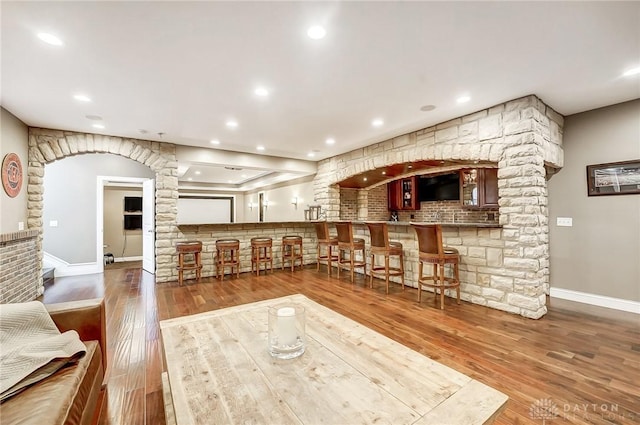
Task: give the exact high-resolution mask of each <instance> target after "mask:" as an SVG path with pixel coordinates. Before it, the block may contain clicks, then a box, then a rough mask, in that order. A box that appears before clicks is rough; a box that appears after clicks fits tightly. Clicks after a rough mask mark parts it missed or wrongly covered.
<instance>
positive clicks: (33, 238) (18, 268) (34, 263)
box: [0, 230, 44, 304]
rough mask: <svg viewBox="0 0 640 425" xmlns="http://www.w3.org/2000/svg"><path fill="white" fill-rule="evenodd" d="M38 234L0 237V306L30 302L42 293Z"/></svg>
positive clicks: (34, 232) (17, 233) (30, 233)
mask: <svg viewBox="0 0 640 425" xmlns="http://www.w3.org/2000/svg"><path fill="white" fill-rule="evenodd" d="M38 236H39V232H38V231H37V230H27V231H20V232H15V233H7V234H3V235H0V304H4V303H19V302H26V301H33V300H35V299H36V298H37V297H38V296H39V295H42V293H43V292H44V286H43V284H42V262H41V261H40V259H39V257H38V252H37V249H36V246H37V244H38Z"/></svg>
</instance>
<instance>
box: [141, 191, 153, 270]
mask: <svg viewBox="0 0 640 425" xmlns="http://www.w3.org/2000/svg"><path fill="white" fill-rule="evenodd" d="M155 212H156V182H155V180H154V179H147V180H145V181H144V182H142V269H143V270H144V271H146V272H147V273H151V274H156V215H155Z"/></svg>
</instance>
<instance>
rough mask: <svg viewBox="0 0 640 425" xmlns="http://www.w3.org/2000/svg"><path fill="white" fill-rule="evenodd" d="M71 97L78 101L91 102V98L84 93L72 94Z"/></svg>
mask: <svg viewBox="0 0 640 425" xmlns="http://www.w3.org/2000/svg"><path fill="white" fill-rule="evenodd" d="M73 98H74V99H75V100H77V101H78V102H91V98H90V97H89V96H87V95H86V94H74V95H73Z"/></svg>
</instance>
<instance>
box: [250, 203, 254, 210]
mask: <svg viewBox="0 0 640 425" xmlns="http://www.w3.org/2000/svg"><path fill="white" fill-rule="evenodd" d="M253 207H254V205H253V202H249V209H250V210H253Z"/></svg>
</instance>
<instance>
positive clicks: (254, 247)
mask: <svg viewBox="0 0 640 425" xmlns="http://www.w3.org/2000/svg"><path fill="white" fill-rule="evenodd" d="M261 264H264V272H265V274H266V273H267V264H268V265H269V268H270V269H271V271H273V239H271V238H270V237H268V236H258V237H254V238H251V272H252V273H253V270H254V269H255V271H256V276H259V275H260V265H261Z"/></svg>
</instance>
